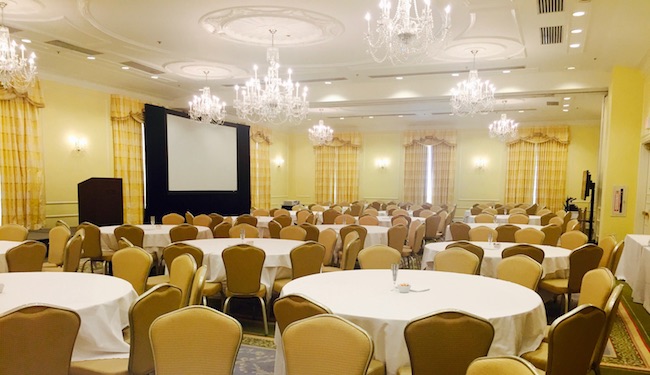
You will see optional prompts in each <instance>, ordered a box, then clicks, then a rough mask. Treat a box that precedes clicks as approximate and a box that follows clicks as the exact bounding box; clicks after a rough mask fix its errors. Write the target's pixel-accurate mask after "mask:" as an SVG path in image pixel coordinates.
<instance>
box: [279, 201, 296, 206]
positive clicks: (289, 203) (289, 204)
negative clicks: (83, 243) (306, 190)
mask: <svg viewBox="0 0 650 375" xmlns="http://www.w3.org/2000/svg"><path fill="white" fill-rule="evenodd" d="M299 204H300V201H284V202H283V203H282V205H283V206H291V207H293V206H296V205H299Z"/></svg>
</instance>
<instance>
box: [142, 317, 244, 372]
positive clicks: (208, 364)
mask: <svg viewBox="0 0 650 375" xmlns="http://www.w3.org/2000/svg"><path fill="white" fill-rule="evenodd" d="M150 336H151V350H152V355H153V360H154V365H155V373H156V375H178V374H193V375H208V374H214V375H229V374H232V373H233V371H234V368H235V360H236V358H237V353H238V352H239V348H240V346H241V342H242V338H243V330H242V327H241V324H239V322H238V321H237V320H236V319H234V318H232V317H230V316H228V315H226V314H224V313H222V312H220V311H217V310H215V309H212V308H209V307H205V306H188V307H184V308H182V309H179V310H176V311H172V312H170V313H168V314H165V315H163V316H160V317H158V318H157V319H156V320H154V321H153V323H151V328H150ZM215 337H218V338H219V339H218V340H215V339H214V338H215Z"/></svg>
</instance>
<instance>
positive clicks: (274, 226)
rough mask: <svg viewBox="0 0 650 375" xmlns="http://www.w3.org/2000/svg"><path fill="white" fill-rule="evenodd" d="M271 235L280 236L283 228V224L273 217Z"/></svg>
mask: <svg viewBox="0 0 650 375" xmlns="http://www.w3.org/2000/svg"><path fill="white" fill-rule="evenodd" d="M268 225H269V236H270V237H271V238H280V231H281V230H282V229H283V227H282V224H280V223H279V222H278V221H277V220H275V219H273V220H271V221H269V224H268Z"/></svg>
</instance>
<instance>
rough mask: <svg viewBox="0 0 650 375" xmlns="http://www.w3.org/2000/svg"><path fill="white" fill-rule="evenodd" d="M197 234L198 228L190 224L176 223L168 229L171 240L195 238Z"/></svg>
mask: <svg viewBox="0 0 650 375" xmlns="http://www.w3.org/2000/svg"><path fill="white" fill-rule="evenodd" d="M198 234H199V228H197V227H195V226H194V225H192V224H187V223H183V224H178V225H175V226H173V227H171V228H170V229H169V238H170V240H171V242H179V241H189V240H195V239H196V236H197V235H198Z"/></svg>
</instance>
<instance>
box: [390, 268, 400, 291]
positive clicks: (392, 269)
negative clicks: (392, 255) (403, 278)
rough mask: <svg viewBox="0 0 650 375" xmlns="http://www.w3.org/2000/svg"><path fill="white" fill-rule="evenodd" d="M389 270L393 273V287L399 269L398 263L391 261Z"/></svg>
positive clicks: (395, 283) (395, 284)
mask: <svg viewBox="0 0 650 375" xmlns="http://www.w3.org/2000/svg"><path fill="white" fill-rule="evenodd" d="M390 270H391V272H392V273H393V287H396V286H397V271H399V263H393V264H391V265H390Z"/></svg>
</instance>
